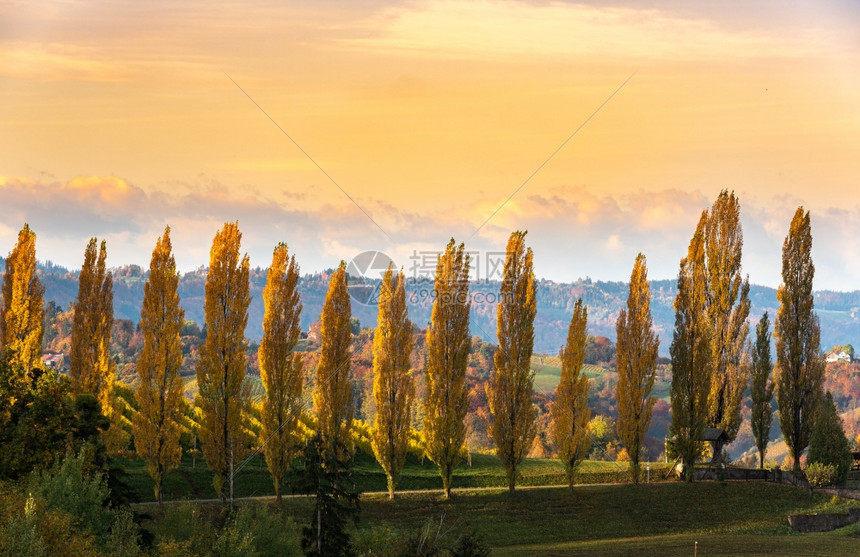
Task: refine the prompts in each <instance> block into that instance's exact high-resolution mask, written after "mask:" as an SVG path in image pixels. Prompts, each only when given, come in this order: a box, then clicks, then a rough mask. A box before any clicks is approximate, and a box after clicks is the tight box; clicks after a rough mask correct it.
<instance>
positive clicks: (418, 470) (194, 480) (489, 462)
mask: <svg viewBox="0 0 860 557" xmlns="http://www.w3.org/2000/svg"><path fill="white" fill-rule="evenodd" d="M119 463H120V464H121V465H122V466H123V467H124V468H125V470H126V472H127V473H128V478H127V481H128V483H129V484H130V485H131V486H132V488H133V489H134V491H135V492H136V493H137V494H138V495H139V497H140V499H141V501H152V500H153V499H154V497H153V483H152V480H151V479H150V477H149V475H148V474H147V473H146V468H145V467H144V465H143V462H142V461H140V460H120V461H119ZM353 470H354V477H355V481H356V485H357V486H358V488H359V489H360V490H361V491H368V492H370V491H384V490H386V489H387V487H386V485H387V484H386V480H385V475H384V473H383V471H382V468H380V466H379V465H378V464H377V463H376V461H375V460H374V459H373V458H372V457H370V456H368V455H365V454H361V453H359V454H358V455H357V456H356V459H355V464H354V468H353ZM667 470H668V465H666V464H662V463H660V464H658V463H655V464H652V472H651V473H652V478H653V479H654V480H655V481H656V480H657V479H658V478H659V479H662V478H663V476H664V474H665V472H666V471H667ZM627 481H629V478H628V475H627V470H626V465H624V464H620V463H616V462H598V461H585V462H583V463H582V464H581V466H580V471H579V475H578V479H577V483H580V484H590V483H613V482H627ZM566 482H567V480H566V479H565V475H564V468H563V467H562V465H561V463H560V462H559V461H557V460H554V459H536V458H535V459H532V458H530V459H526V460H525V462H524V463H523V465H522V477H521V479H520V481H519V482H518V485H522V486H536V485H566ZM289 484H290V477H289V476H288V478H287V486H289ZM453 485H454V487H455V488H483V487H504V486H506V485H507V480H506V479H505V472H504V468H503V467H502V465H501V463H500V462H499V459H498V458H497V457H495V456H493V455H482V454H474V455H472V462H471V466H469V463H468V462H463V463H461V464H460V466H458V467H457V469H456V471H455V473H454V483H453ZM163 489H164V498H165V499H167V500H173V499H210V498H214V497H215V491H214V489H213V487H212V473H211V472H209V470H208V469H207V468H206V463H205V462H204V461H203V460H202V459H199V458H198V459H197V462H196V465H195V466H192V461H191V459H190V458H189V457H187V456H185V457H183V461H182V465H181V466H180V467H179V468H178V469H177V470H173V471H171V472H170V473H168V474H167V476H166V478H165V480H164V486H163ZM286 489H287V490H288V489H289V487H287V488H286ZM398 489H399V490H422V489H431V490H441V489H442V480H441V478H440V477H439V471H438V468H437V467H436V466H435V465H434V464H433V463H432V462H430V461H429V460H424V461H423V462H422V461H420V460H419V459H417V458H415V457H414V456H412V455H409V456H408V457H407V460H406V466H405V467H404V470H403V473H402V476H401V479H400V483H399V484H398ZM235 493H236V496H237V497H255V496H264V495H274V490H273V488H272V480H271V477H270V476H269V472H268V470H267V469H266V465H265V462H264V461H263V459H262V458H260V457H254V458H252V459H250V460H248V461H247V463H246V464H245V465H244V466H243V467H241V468H240V469H239V470H238V471H237V473H236V475H235Z"/></svg>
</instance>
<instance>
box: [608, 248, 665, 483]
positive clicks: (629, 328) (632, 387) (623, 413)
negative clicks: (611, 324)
mask: <svg viewBox="0 0 860 557" xmlns="http://www.w3.org/2000/svg"><path fill="white" fill-rule="evenodd" d="M615 329H616V332H617V338H618V341H617V344H616V349H617V353H616V354H617V355H616V362H617V366H616V367H617V369H618V384H617V386H616V395H615V396H616V401H617V403H618V437H619V438H620V439H621V441H622V442H623V443H624V446H625V447H626V448H627V454H628V455H630V469H631V473H632V476H633V483H639V456H640V453H641V449H642V445H643V443H644V442H645V434H646V433H647V432H648V428H649V427H650V425H651V412H652V410H653V408H654V403H656V402H657V399H656V398H655V397H653V396H651V391H652V389H653V388H654V375H655V372H656V369H657V349H658V348H659V346H660V339H659V338H657V335H656V334H655V333H654V331H653V321H652V319H651V289H650V286H649V285H648V268H647V266H646V260H645V256H644V255H642V254H641V253H640V254H639V255H638V256H637V257H636V262H635V263H634V265H633V272H632V273H631V275H630V294H629V295H628V297H627V308H626V309H622V310H621V313H620V315H619V316H618V321H617V322H616V326H615Z"/></svg>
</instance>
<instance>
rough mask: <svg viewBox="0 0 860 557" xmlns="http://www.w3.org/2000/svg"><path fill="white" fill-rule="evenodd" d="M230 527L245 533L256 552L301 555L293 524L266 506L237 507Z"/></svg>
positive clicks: (274, 555) (273, 556)
mask: <svg viewBox="0 0 860 557" xmlns="http://www.w3.org/2000/svg"><path fill="white" fill-rule="evenodd" d="M230 528H233V529H235V530H236V531H238V532H243V533H246V534H248V535H249V536H250V538H251V542H252V543H251V545H252V546H253V548H254V550H255V551H256V553H257V554H258V555H263V556H271V557H290V556H292V555H295V556H299V555H301V554H302V547H301V543H300V539H299V534H298V527H297V526H296V524H295V523H294V522H293V520H292V519H291V518H289V517H286V516H284V515H281V514H279V513H277V512H273V511H272V510H271V509H270V508H269V507H265V506H255V505H243V506H241V507H239V509H238V511H236V514H235V515H234V517H233V520H232V524H231V525H230Z"/></svg>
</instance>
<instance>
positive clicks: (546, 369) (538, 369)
mask: <svg viewBox="0 0 860 557" xmlns="http://www.w3.org/2000/svg"><path fill="white" fill-rule="evenodd" d="M541 358H543V360H541ZM541 361H543V363H541ZM532 369H533V370H534V371H535V386H536V387H538V389H539V390H542V391H545V392H547V393H551V392H553V391H555V389H556V387H558V382H559V379H561V362H560V360H559V358H558V356H552V357H550V356H533V357H532ZM582 370H583V372H584V373H585V375H586V376H587V377H590V378H591V379H594V378H596V377H601V376H602V375H603V374H604V373H605V372H606V370H605V369H603V368H602V367H600V366H596V365H592V364H584V365H583V366H582Z"/></svg>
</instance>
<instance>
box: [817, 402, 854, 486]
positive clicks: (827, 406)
mask: <svg viewBox="0 0 860 557" xmlns="http://www.w3.org/2000/svg"><path fill="white" fill-rule="evenodd" d="M822 402H823V403H822V405H821V409H820V410H819V413H818V418H817V419H816V420H815V425H814V426H813V427H812V434H811V435H810V437H809V454H807V455H806V463H807V464H811V463H813V462H818V463H820V464H824V465H828V464H829V465H831V466H833V467H834V468H836V477H835V478H834V482H833V483H835V484H839V483H842V482H844V481H845V479H846V478H847V477H848V471H849V470H851V466H852V465H853V464H854V457H853V456H852V454H851V446H850V445H849V443H848V438H847V437H846V436H845V429H844V427H843V425H842V419H841V418H839V411H838V410H837V409H836V403H835V402H833V395H831V394H830V391H828V392H827V396H826V398H825V400H824V401H822Z"/></svg>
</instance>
